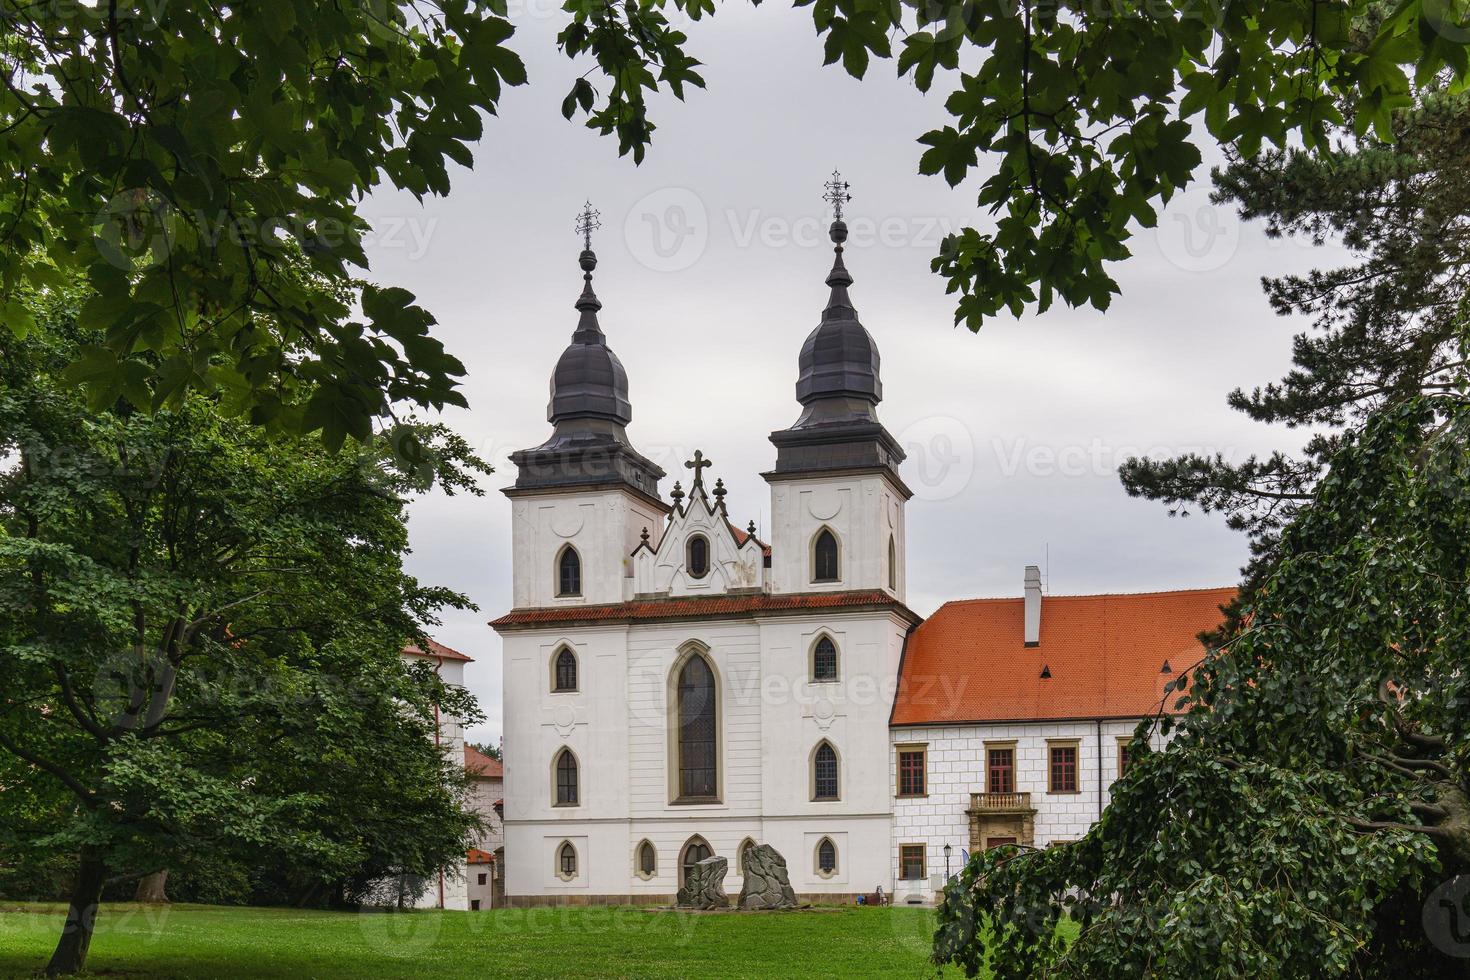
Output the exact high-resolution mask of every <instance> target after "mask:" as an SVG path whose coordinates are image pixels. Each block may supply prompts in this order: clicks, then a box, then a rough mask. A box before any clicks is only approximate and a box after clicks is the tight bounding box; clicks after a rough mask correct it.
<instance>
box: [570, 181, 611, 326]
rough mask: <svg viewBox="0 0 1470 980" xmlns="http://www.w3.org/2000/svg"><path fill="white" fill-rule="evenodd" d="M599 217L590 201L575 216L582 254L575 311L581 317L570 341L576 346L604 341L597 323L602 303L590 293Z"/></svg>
mask: <svg viewBox="0 0 1470 980" xmlns="http://www.w3.org/2000/svg"><path fill="white" fill-rule="evenodd" d="M601 216H602V212H600V211H594V210H593V209H592V202H591V201H588V202H587V203H586V204H584V205H583V206H582V210H581V212H580V213H579V214H578V215H577V234H579V235H581V236H582V254H581V255H580V256H578V263H579V264H580V265H581V267H582V295H581V296H579V297H577V309H578V310H579V311H580V312H581V314H582V317H581V319H579V320H578V321H577V331H576V333H574V334H572V340H573V342H575V343H578V344H597V343H601V342H602V341H604V340H605V339H606V338H605V337H604V336H603V333H602V326H601V324H599V323H598V322H597V311H598V310H600V309H602V302H601V301H600V300H599V299H598V298H597V294H596V293H594V292H593V291H592V270H594V269H596V268H597V253H596V252H594V251H592V233H593V232H594V231H596V230H597V229H599V228H601V227H602V221H601V220H599V219H600V218H601Z"/></svg>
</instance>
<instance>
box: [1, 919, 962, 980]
mask: <svg viewBox="0 0 1470 980" xmlns="http://www.w3.org/2000/svg"><path fill="white" fill-rule="evenodd" d="M63 919H64V909H63V908H62V907H61V906H57V905H15V904H9V905H0V976H6V977H15V976H28V975H32V974H34V973H35V972H37V971H38V970H39V969H40V968H41V967H43V966H44V965H45V962H46V960H47V958H48V957H49V956H50V954H51V950H52V947H53V946H54V945H55V943H56V937H57V935H58V933H59V931H60V929H61V924H62V921H63ZM932 933H933V913H932V911H929V910H925V909H912V908H816V909H811V910H808V911H797V912H769V913H717V914H698V913H682V912H677V911H667V910H660V911H648V910H644V909H632V908H578V909H573V908H558V909H497V910H494V911H489V912H438V911H427V912H408V913H401V914H396V915H395V914H384V913H364V914H360V915H358V914H353V913H343V912H309V911H300V910H295V909H259V908H225V907H219V906H208V905H173V906H158V907H155V906H138V905H127V904H116V905H104V906H103V910H102V912H101V914H100V915H99V917H98V923H97V934H96V936H95V938H94V939H93V940H92V951H91V955H90V957H89V958H88V962H87V968H88V970H89V971H92V972H94V973H98V974H104V975H109V976H124V977H127V976H139V977H141V976H146V977H150V978H154V977H157V978H203V977H210V978H213V977H292V978H297V977H312V978H321V980H326V978H349V977H350V978H367V977H434V978H446V980H447V978H452V977H496V976H504V977H668V978H674V977H681V978H682V977H691V976H697V977H777V976H800V977H851V976H863V977H871V976H890V977H913V978H915V980H918V978H921V977H926V976H929V977H932V976H933V974H934V968H933V967H932V966H931V965H930V964H929V963H928V960H927V955H928V951H929V939H930V936H931V935H932Z"/></svg>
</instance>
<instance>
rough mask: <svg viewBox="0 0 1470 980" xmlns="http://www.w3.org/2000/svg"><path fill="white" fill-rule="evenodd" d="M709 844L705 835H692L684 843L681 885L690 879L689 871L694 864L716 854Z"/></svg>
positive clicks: (681, 857) (680, 872) (692, 868)
mask: <svg viewBox="0 0 1470 980" xmlns="http://www.w3.org/2000/svg"><path fill="white" fill-rule="evenodd" d="M714 853H715V852H714V851H713V850H711V849H710V846H709V844H707V843H705V839H704V838H703V837H691V838H689V841H688V843H686V844H685V845H684V852H683V853H682V854H681V855H679V887H680V888H682V887H684V885H685V884H687V883H688V881H689V873H690V872H691V871H693V870H694V866H695V865H696V864H698V863H699V862H700V861H703V860H704V859H705V858H707V857H711V856H713V855H714Z"/></svg>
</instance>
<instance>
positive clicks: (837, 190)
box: [822, 170, 852, 221]
mask: <svg viewBox="0 0 1470 980" xmlns="http://www.w3.org/2000/svg"><path fill="white" fill-rule="evenodd" d="M822 186H823V187H825V188H827V193H825V194H823V195H822V200H824V201H826V202H827V203H828V204H830V205H832V212H833V214H832V217H833V220H834V221H841V220H842V205H844V204H846V203H847V202H848V201H851V200H852V195H851V194H849V193H848V192H847V187H848V184H847V181H845V180H843V179H842V175H841V174H840V173H838V172H837V171H835V170H834V171H832V179H831V180H829V181H827V183H825V184H823V185H822Z"/></svg>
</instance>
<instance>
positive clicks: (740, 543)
mask: <svg viewBox="0 0 1470 980" xmlns="http://www.w3.org/2000/svg"><path fill="white" fill-rule="evenodd" d="M725 526H726V527H728V528H729V529H730V533H731V534H733V535H734V536H735V547H737V548H743V547H745V539H746V538H749V537H754V535H752V534H751V533H750V532H749V531H742V530H740V528H738V527H736V526H735V524H734V522H733V521H729V520H726V521H725ZM755 543H756V544H758V545H760V546H761V554H762V555H765V556H766V557H767V558H769V557H771V546H770V545H768V544H766V543H765V542H764V541H762V540H761V539H760V538H756V539H755Z"/></svg>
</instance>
